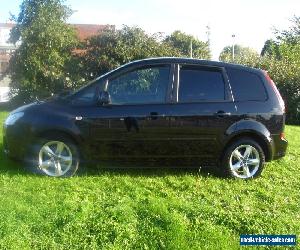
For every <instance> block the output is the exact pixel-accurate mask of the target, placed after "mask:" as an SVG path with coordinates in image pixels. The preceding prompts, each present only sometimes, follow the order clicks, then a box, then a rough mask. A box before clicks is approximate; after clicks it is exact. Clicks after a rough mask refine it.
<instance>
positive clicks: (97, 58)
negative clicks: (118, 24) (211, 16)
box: [81, 26, 179, 79]
mask: <svg viewBox="0 0 300 250" xmlns="http://www.w3.org/2000/svg"><path fill="white" fill-rule="evenodd" d="M159 40H160V34H154V35H148V34H146V33H145V31H144V30H142V29H140V28H137V27H128V26H124V27H123V28H122V29H117V30H115V29H114V28H113V27H110V28H108V29H106V30H104V31H103V32H102V33H101V34H99V35H96V36H93V37H91V38H89V39H88V40H87V41H86V44H85V49H86V53H84V54H83V55H82V56H81V62H82V67H83V70H82V72H85V75H83V77H84V78H86V79H92V78H94V77H95V76H98V75H101V74H103V73H105V72H108V71H109V70H112V69H114V68H116V67H118V66H120V65H122V64H125V63H128V62H130V61H134V60H138V59H144V58H149V57H161V56H179V53H178V52H177V51H176V50H174V48H172V47H170V46H169V45H167V44H164V43H161V42H159Z"/></svg>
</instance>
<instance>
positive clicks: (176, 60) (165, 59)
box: [121, 57, 260, 73]
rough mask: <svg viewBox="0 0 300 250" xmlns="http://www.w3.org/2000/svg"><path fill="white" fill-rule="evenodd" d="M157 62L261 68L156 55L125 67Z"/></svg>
mask: <svg viewBox="0 0 300 250" xmlns="http://www.w3.org/2000/svg"><path fill="white" fill-rule="evenodd" d="M152 63H153V64H156V63H179V64H197V65H202V66H215V67H230V68H236V69H241V70H247V71H254V72H256V73H257V72H258V71H260V70H258V69H256V68H251V67H247V66H243V65H240V64H234V63H226V62H219V61H211V60H202V59H194V58H183V57H156V58H147V59H142V60H136V61H133V62H130V63H127V64H125V65H123V66H121V67H122V68H123V67H132V66H139V65H141V66H142V65H148V64H152Z"/></svg>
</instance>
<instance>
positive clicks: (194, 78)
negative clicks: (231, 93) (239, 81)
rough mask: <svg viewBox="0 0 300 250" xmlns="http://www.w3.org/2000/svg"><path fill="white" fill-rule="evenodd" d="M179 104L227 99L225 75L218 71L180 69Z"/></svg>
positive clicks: (190, 68) (191, 68) (192, 67)
mask: <svg viewBox="0 0 300 250" xmlns="http://www.w3.org/2000/svg"><path fill="white" fill-rule="evenodd" d="M178 91H179V93H178V101H179V102H198V101H199V102H201V101H213V100H224V99H225V85H224V79H223V74H222V71H221V70H218V69H205V68H203V67H197V66H183V67H181V69H180V81H179V90H178Z"/></svg>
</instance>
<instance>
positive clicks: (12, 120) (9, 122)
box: [5, 112, 24, 126]
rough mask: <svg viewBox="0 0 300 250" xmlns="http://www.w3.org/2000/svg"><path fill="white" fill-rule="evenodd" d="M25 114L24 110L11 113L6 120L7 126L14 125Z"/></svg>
mask: <svg viewBox="0 0 300 250" xmlns="http://www.w3.org/2000/svg"><path fill="white" fill-rule="evenodd" d="M23 115H24V112H18V113H14V114H11V115H9V116H8V117H7V119H6V120H5V125H6V126H9V125H14V124H15V122H16V121H17V120H19V119H20V118H21V117H22V116H23Z"/></svg>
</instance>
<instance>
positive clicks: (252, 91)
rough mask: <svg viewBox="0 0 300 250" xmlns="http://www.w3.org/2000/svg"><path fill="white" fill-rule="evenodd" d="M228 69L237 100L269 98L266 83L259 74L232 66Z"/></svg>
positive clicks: (262, 99)
mask: <svg viewBox="0 0 300 250" xmlns="http://www.w3.org/2000/svg"><path fill="white" fill-rule="evenodd" d="M226 71H227V75H228V77H229V81H230V85H231V88H232V92H233V96H234V100H235V101H265V100H266V99H267V93H266V90H265V87H264V84H263V82H262V80H261V78H260V77H259V76H258V75H256V74H255V73H251V72H248V71H245V70H238V69H232V68H228V69H227V70H226Z"/></svg>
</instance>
